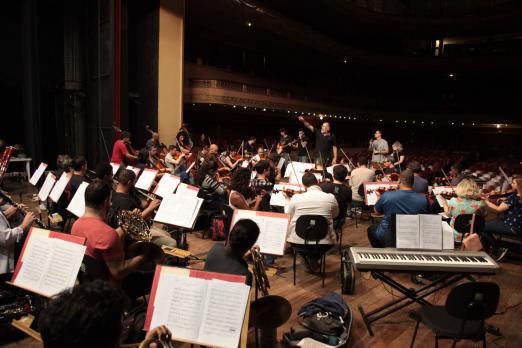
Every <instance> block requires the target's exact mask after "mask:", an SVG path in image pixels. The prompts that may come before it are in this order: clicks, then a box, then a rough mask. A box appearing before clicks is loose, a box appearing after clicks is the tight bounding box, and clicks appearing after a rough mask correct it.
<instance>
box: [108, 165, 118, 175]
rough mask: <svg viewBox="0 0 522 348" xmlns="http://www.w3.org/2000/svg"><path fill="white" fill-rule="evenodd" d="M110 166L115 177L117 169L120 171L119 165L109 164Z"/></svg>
mask: <svg viewBox="0 0 522 348" xmlns="http://www.w3.org/2000/svg"><path fill="white" fill-rule="evenodd" d="M110 165H111V167H112V175H116V173H117V172H118V169H120V165H119V164H117V163H114V162H111V163H110Z"/></svg>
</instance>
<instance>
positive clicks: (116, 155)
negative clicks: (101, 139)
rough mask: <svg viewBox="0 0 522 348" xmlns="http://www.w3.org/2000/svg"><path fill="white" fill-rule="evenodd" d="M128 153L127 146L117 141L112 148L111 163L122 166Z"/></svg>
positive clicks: (121, 141)
mask: <svg viewBox="0 0 522 348" xmlns="http://www.w3.org/2000/svg"><path fill="white" fill-rule="evenodd" d="M128 153H129V151H127V146H125V143H124V142H123V140H116V142H115V143H114V147H113V148H112V157H111V162H113V163H116V164H120V163H121V162H123V159H124V158H125V155H126V154H128Z"/></svg>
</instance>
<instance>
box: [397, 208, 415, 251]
mask: <svg viewBox="0 0 522 348" xmlns="http://www.w3.org/2000/svg"><path fill="white" fill-rule="evenodd" d="M396 244H397V248H398V249H417V248H419V216H418V215H400V214H397V215H396Z"/></svg>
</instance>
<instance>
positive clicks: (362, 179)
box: [350, 156, 375, 204]
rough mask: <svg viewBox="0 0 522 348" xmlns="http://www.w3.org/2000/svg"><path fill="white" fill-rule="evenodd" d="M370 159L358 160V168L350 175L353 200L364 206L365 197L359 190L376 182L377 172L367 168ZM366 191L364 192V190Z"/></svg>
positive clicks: (362, 158) (359, 158)
mask: <svg viewBox="0 0 522 348" xmlns="http://www.w3.org/2000/svg"><path fill="white" fill-rule="evenodd" d="M367 163H368V159H367V158H366V157H364V156H359V157H358V158H357V168H355V169H354V170H352V172H351V175H350V186H351V187H352V200H353V201H356V202H359V203H360V204H362V202H363V201H364V195H360V194H359V191H360V190H359V188H360V187H361V186H364V184H365V183H367V182H371V181H374V180H375V172H374V171H373V170H372V169H369V168H368V167H367ZM363 191H364V190H363Z"/></svg>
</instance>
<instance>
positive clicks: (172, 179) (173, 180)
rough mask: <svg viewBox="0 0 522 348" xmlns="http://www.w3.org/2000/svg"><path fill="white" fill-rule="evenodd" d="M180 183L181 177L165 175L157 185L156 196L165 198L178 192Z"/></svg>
mask: <svg viewBox="0 0 522 348" xmlns="http://www.w3.org/2000/svg"><path fill="white" fill-rule="evenodd" d="M179 183H180V178H179V176H175V175H172V174H170V175H169V174H164V175H163V176H162V177H161V179H160V181H159V182H158V184H157V185H156V188H155V189H154V194H156V195H158V196H160V197H165V196H166V195H170V194H173V193H174V191H176V188H177V187H178V185H179Z"/></svg>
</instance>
